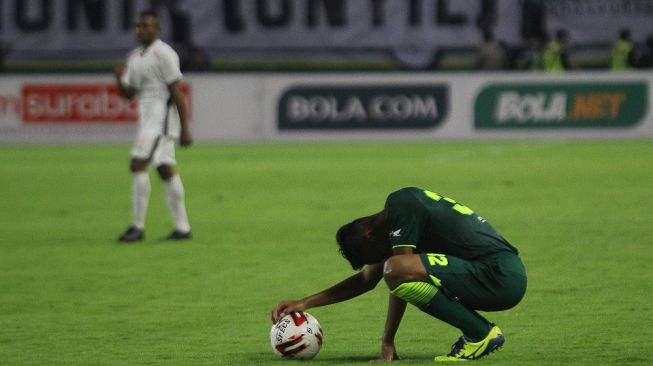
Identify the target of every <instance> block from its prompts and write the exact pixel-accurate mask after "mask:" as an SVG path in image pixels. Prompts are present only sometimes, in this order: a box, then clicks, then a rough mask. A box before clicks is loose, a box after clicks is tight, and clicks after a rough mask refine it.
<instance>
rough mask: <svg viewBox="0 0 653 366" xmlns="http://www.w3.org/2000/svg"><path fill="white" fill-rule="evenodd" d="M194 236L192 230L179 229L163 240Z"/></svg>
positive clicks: (183, 238)
mask: <svg viewBox="0 0 653 366" xmlns="http://www.w3.org/2000/svg"><path fill="white" fill-rule="evenodd" d="M192 238H193V234H192V233H191V232H190V231H179V230H175V231H173V232H172V233H170V235H168V236H166V237H165V238H163V240H189V239H192Z"/></svg>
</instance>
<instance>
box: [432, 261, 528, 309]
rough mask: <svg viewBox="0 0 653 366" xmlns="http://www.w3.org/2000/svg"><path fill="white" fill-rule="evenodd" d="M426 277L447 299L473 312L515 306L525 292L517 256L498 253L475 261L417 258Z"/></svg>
mask: <svg viewBox="0 0 653 366" xmlns="http://www.w3.org/2000/svg"><path fill="white" fill-rule="evenodd" d="M420 258H421V259H422V263H423V264H424V268H425V269H426V273H427V274H428V275H429V277H431V280H432V281H433V283H434V284H435V285H436V287H438V289H441V290H442V291H443V292H444V293H445V294H446V295H447V296H449V297H450V298H452V299H454V300H456V301H458V302H460V303H461V304H463V305H464V306H466V307H468V308H470V309H473V310H483V311H499V310H506V309H510V308H512V307H513V306H515V305H517V304H518V303H519V301H520V300H521V299H522V298H523V297H524V293H525V292H526V271H525V270H524V265H523V264H522V262H521V259H519V256H518V255H517V254H514V253H511V252H499V253H495V254H491V255H489V256H486V257H483V258H479V259H477V260H473V261H471V260H465V259H460V258H457V257H453V256H449V255H444V254H432V253H429V254H420Z"/></svg>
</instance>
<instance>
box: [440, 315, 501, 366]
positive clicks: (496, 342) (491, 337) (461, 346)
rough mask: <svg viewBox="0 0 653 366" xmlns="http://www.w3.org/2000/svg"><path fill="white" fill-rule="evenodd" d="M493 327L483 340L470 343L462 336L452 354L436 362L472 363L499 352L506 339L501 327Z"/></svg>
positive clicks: (441, 357)
mask: <svg viewBox="0 0 653 366" xmlns="http://www.w3.org/2000/svg"><path fill="white" fill-rule="evenodd" d="M491 326H492V328H490V333H489V334H488V335H487V337H485V338H484V339H483V340H481V341H478V342H470V341H469V339H467V338H465V337H464V336H462V337H460V338H459V339H458V341H456V343H454V344H453V347H452V348H451V352H449V354H448V355H443V356H437V357H436V358H435V360H436V361H439V362H440V361H472V360H476V359H477V358H481V357H483V356H487V355H489V354H490V353H492V352H494V351H497V350H499V348H501V346H503V342H505V340H506V339H505V338H504V336H503V333H501V329H499V327H497V326H496V325H494V324H491Z"/></svg>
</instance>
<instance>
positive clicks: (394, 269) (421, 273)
mask: <svg viewBox="0 0 653 366" xmlns="http://www.w3.org/2000/svg"><path fill="white" fill-rule="evenodd" d="M425 277H426V271H425V270H424V267H423V266H422V263H421V260H420V259H419V256H418V255H414V254H410V255H395V256H392V257H390V258H388V259H387V260H386V261H385V263H384V264H383V279H384V280H385V282H386V284H387V285H388V288H390V290H394V289H395V288H396V287H397V286H399V285H400V284H402V283H404V282H409V281H421V280H424V278H425Z"/></svg>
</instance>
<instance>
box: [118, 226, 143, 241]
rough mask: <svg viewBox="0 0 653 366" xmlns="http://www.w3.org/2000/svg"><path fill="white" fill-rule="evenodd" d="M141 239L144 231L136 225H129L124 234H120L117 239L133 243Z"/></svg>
mask: <svg viewBox="0 0 653 366" xmlns="http://www.w3.org/2000/svg"><path fill="white" fill-rule="evenodd" d="M143 239H145V231H144V230H142V229H139V228H137V227H136V226H130V227H129V228H128V229H127V231H125V233H124V234H122V235H120V237H119V238H118V241H119V242H121V243H133V242H136V241H141V240H143Z"/></svg>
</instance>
